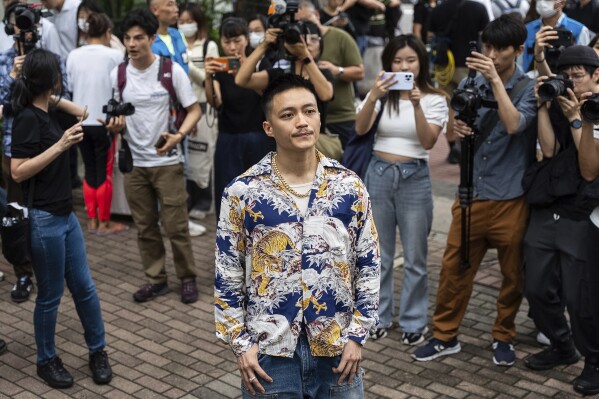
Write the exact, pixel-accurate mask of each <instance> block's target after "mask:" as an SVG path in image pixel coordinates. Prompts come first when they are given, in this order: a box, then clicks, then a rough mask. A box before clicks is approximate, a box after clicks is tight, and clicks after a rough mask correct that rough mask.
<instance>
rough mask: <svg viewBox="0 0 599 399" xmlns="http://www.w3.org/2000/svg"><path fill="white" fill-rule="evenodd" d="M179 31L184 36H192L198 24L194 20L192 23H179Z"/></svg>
mask: <svg viewBox="0 0 599 399" xmlns="http://www.w3.org/2000/svg"><path fill="white" fill-rule="evenodd" d="M179 32H181V33H182V34H183V36H185V37H193V36H195V34H196V33H198V24H196V23H195V22H194V23H193V24H181V25H179Z"/></svg>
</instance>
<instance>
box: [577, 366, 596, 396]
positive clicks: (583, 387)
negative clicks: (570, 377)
mask: <svg viewBox="0 0 599 399" xmlns="http://www.w3.org/2000/svg"><path fill="white" fill-rule="evenodd" d="M574 390H575V391H576V392H578V393H581V394H583V395H595V394H598V393H599V363H590V362H588V361H585V362H584V369H583V370H582V374H580V376H578V377H577V378H576V379H575V380H574Z"/></svg>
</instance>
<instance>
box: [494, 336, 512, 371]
mask: <svg viewBox="0 0 599 399" xmlns="http://www.w3.org/2000/svg"><path fill="white" fill-rule="evenodd" d="M493 363H495V364H496V365H498V366H508V367H509V366H513V365H514V363H516V352H515V351H514V345H512V344H508V343H507V342H503V341H497V340H496V341H495V342H493Z"/></svg>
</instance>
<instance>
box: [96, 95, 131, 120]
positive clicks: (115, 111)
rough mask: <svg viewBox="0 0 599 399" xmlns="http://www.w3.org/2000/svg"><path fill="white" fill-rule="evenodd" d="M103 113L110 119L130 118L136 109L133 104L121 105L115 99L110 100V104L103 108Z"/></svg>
mask: <svg viewBox="0 0 599 399" xmlns="http://www.w3.org/2000/svg"><path fill="white" fill-rule="evenodd" d="M102 112H103V113H105V114H106V115H107V116H108V117H111V116H121V115H125V116H129V115H133V114H134V113H135V107H134V106H133V104H131V103H119V102H117V101H116V100H115V99H114V98H111V99H110V100H108V104H106V105H104V106H102Z"/></svg>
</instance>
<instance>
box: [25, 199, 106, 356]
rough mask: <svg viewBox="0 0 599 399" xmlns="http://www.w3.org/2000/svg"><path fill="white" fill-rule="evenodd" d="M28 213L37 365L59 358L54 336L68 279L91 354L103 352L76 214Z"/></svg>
mask: <svg viewBox="0 0 599 399" xmlns="http://www.w3.org/2000/svg"><path fill="white" fill-rule="evenodd" d="M29 212H30V221H31V249H32V255H33V272H34V273H35V278H36V280H37V285H38V292H37V299H36V300H35V311H34V312H33V324H34V329H35V343H36V345H37V361H38V363H44V362H46V361H48V360H50V359H52V358H53V357H54V356H56V346H55V343H54V335H55V331H56V319H57V317H58V306H59V305H60V299H61V298H62V294H63V292H64V282H65V280H66V283H67V287H68V288H69V291H70V292H71V295H72V296H73V301H74V302H75V308H76V309H77V314H78V315H79V320H81V324H82V325H83V330H84V336H85V342H86V343H87V346H88V348H89V350H90V352H95V351H97V350H100V349H103V348H104V346H106V343H105V340H104V322H103V321H102V311H101V309H100V301H99V299H98V295H97V294H96V286H95V285H94V282H93V281H92V278H91V275H90V273H89V266H88V264H87V255H86V253H85V243H84V241H83V233H82V232H81V227H80V226H79V222H78V221H77V218H76V217H75V214H74V213H72V212H71V213H70V214H68V215H65V216H55V215H52V214H50V213H48V212H45V211H42V210H39V209H30V211H29Z"/></svg>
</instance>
